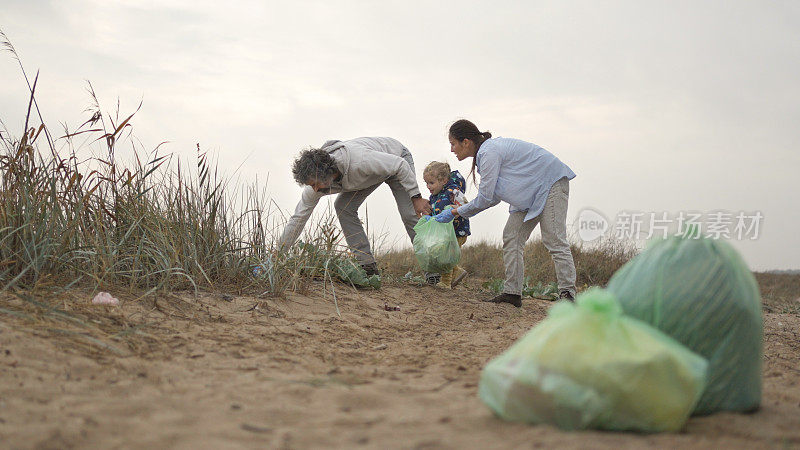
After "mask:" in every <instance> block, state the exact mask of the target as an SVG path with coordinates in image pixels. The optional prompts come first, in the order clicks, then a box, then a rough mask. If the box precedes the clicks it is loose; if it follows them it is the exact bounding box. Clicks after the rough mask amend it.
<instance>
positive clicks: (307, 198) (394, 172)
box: [278, 137, 431, 275]
mask: <svg viewBox="0 0 800 450" xmlns="http://www.w3.org/2000/svg"><path fill="white" fill-rule="evenodd" d="M292 175H293V176H294V179H295V181H296V182H297V183H298V184H300V185H301V186H305V188H304V189H303V194H302V196H301V197H300V202H299V203H298V204H297V207H296V208H295V211H294V214H293V215H292V217H291V218H290V219H289V223H288V224H287V225H286V228H285V229H284V230H283V235H282V236H281V238H280V241H279V242H278V248H279V249H281V250H285V249H286V248H288V247H290V246H291V245H292V244H294V242H295V241H296V240H297V238H298V237H299V236H300V233H302V231H303V227H304V226H305V224H306V222H307V221H308V218H309V217H311V213H312V212H313V211H314V207H315V206H316V205H317V203H318V202H319V199H321V198H322V197H323V196H325V195H329V194H339V195H337V197H336V200H335V201H334V203H333V204H334V208H335V210H336V216H337V217H338V218H339V223H340V224H341V227H342V232H343V233H344V237H345V240H347V245H348V246H349V247H350V249H351V250H352V251H353V252H354V253H355V255H356V258H358V261H359V263H360V264H361V266H362V267H363V268H364V270H366V272H367V275H374V274H377V273H378V267H377V264H376V263H375V257H374V256H373V255H372V252H371V251H370V247H369V241H368V240H367V234H366V233H365V232H364V227H363V226H362V225H361V220H359V218H358V208H359V207H360V206H361V204H362V203H363V202H364V200H366V198H367V197H368V196H369V194H371V193H372V192H373V191H374V190H375V189H376V188H377V187H378V186H380V185H381V184H383V183H386V184H388V185H389V187H390V188H391V189H392V194H393V195H394V199H395V202H397V210H398V211H399V212H400V217H401V218H402V219H403V224H404V225H405V227H406V232H407V233H408V236H409V238H411V240H412V241H413V240H414V225H416V223H417V219H418V218H419V217H420V216H422V215H423V214H430V213H431V205H430V203H428V201H427V200H425V199H423V198H422V195H421V194H420V192H419V186H418V185H417V177H416V174H415V172H414V160H413V159H412V158H411V153H410V152H409V151H408V149H407V148H405V146H403V144H401V143H400V142H398V141H396V140H395V139H392V138H388V137H362V138H357V139H351V140H349V141H328V142H326V143H325V144H323V145H322V147H321V148H319V149H313V148H312V149H309V150H304V151H302V152H301V153H300V155H299V156H298V157H297V159H295V160H294V164H293V166H292Z"/></svg>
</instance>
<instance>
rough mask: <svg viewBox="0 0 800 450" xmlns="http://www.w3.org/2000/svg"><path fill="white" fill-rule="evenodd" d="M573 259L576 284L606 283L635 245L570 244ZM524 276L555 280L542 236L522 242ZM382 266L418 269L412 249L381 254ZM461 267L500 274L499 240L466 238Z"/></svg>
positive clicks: (398, 271) (396, 270) (397, 272)
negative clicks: (494, 241)
mask: <svg viewBox="0 0 800 450" xmlns="http://www.w3.org/2000/svg"><path fill="white" fill-rule="evenodd" d="M571 250H572V255H573V258H574V260H575V269H576V272H577V284H578V286H580V287H583V286H597V285H601V286H602V285H605V284H606V283H608V280H609V279H610V278H611V275H613V274H614V272H616V271H617V269H619V268H620V267H621V266H622V265H623V264H625V263H626V262H627V261H628V260H630V259H631V258H632V257H633V256H635V255H636V249H635V248H634V247H633V246H632V245H630V244H627V243H625V242H622V241H614V240H610V241H606V242H603V243H601V244H600V245H598V246H594V247H583V246H580V245H571ZM524 258H525V276H526V277H529V279H530V283H531V284H537V283H539V282H541V283H542V284H549V283H551V282H554V281H556V275H555V269H554V267H553V261H552V259H551V257H550V253H549V252H548V251H547V248H545V246H544V244H543V243H542V241H541V240H533V241H530V242H528V244H527V245H526V246H525V255H524ZM380 263H381V268H382V269H383V270H384V271H386V272H387V273H388V274H391V275H393V276H403V275H404V274H405V273H407V272H408V271H412V272H419V267H418V266H417V263H416V260H415V258H414V252H413V251H412V250H411V249H405V250H400V251H392V252H389V253H386V254H385V255H383V256H382V257H381V258H380ZM460 265H461V267H463V268H464V269H466V270H467V271H468V272H470V274H471V275H472V276H474V277H477V278H480V279H496V278H503V276H504V269H503V250H502V248H501V247H500V245H498V244H493V243H490V242H487V241H478V242H475V243H472V242H469V241H467V244H466V245H465V246H464V247H463V248H462V252H461V263H460Z"/></svg>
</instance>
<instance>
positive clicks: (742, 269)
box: [608, 231, 763, 414]
mask: <svg viewBox="0 0 800 450" xmlns="http://www.w3.org/2000/svg"><path fill="white" fill-rule="evenodd" d="M694 233H695V234H693V235H689V234H687V235H684V236H676V237H671V238H669V239H665V240H657V241H653V242H651V243H650V244H649V245H648V246H647V248H646V249H645V250H644V251H642V253H641V254H639V255H638V256H636V257H635V258H633V259H632V260H631V261H629V262H628V263H627V264H625V265H624V266H623V267H622V268H620V270H618V271H617V273H615V274H614V276H613V277H611V280H610V281H609V284H608V290H609V291H611V292H613V293H614V294H615V295H616V296H617V298H619V300H620V303H621V304H622V309H623V310H624V311H625V313H626V314H628V315H630V316H632V317H636V318H638V319H640V320H643V321H645V322H647V323H649V324H651V325H653V326H655V327H656V328H658V329H659V330H661V331H663V332H664V333H666V334H668V335H670V336H672V337H673V338H675V339H676V340H677V341H679V342H681V343H682V344H683V345H685V346H686V347H688V348H689V349H691V350H692V351H694V352H695V353H698V354H700V355H702V356H703V357H705V358H706V359H707V360H708V363H709V368H708V387H707V388H706V391H705V392H704V393H703V396H702V398H701V399H700V401H699V402H698V404H697V408H696V409H695V414H710V413H713V412H716V411H750V410H754V409H756V408H758V406H759V403H760V402H761V356H762V342H763V318H762V315H761V297H760V295H759V292H758V284H756V280H755V277H754V276H753V274H752V272H750V269H748V268H747V265H746V264H745V263H744V261H743V260H742V258H741V257H740V256H739V254H738V253H737V252H736V250H735V249H734V248H733V247H732V246H731V245H730V244H728V243H726V242H723V241H718V240H711V239H705V238H698V237H697V234H696V231H694Z"/></svg>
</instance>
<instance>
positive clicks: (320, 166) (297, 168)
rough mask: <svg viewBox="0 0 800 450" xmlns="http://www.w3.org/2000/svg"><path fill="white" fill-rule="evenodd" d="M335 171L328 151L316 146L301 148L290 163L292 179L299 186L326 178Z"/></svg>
mask: <svg viewBox="0 0 800 450" xmlns="http://www.w3.org/2000/svg"><path fill="white" fill-rule="evenodd" d="M337 172H338V168H337V167H336V161H335V160H334V159H333V157H331V155H330V153H328V152H326V151H325V150H321V149H318V148H310V149H308V150H303V151H302V152H300V155H298V156H297V158H296V159H295V160H294V164H292V175H294V181H296V182H297V184H299V185H300V186H305V185H306V183H308V182H309V181H313V180H320V181H323V180H328V179H329V178H331V177H332V176H333V175H334V174H336V173H337Z"/></svg>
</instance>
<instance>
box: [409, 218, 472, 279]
mask: <svg viewBox="0 0 800 450" xmlns="http://www.w3.org/2000/svg"><path fill="white" fill-rule="evenodd" d="M414 232H416V236H414V255H416V257H417V262H419V266H420V267H421V268H422V270H424V271H426V272H431V273H447V272H449V271H451V270H453V267H455V266H456V264H458V261H459V260H460V259H461V247H459V245H458V240H457V239H456V232H455V229H454V228H453V224H452V223H451V222H445V223H440V222H437V221H435V220H433V219H428V220H425V219H424V218H422V219H419V222H417V224H416V225H414Z"/></svg>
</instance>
